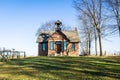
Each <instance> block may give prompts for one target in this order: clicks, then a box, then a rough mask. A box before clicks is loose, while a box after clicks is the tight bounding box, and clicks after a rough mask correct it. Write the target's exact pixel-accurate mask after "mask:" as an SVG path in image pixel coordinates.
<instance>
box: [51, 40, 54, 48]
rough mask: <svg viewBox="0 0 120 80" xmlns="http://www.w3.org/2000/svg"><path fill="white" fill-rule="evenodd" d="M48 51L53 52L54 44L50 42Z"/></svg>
mask: <svg viewBox="0 0 120 80" xmlns="http://www.w3.org/2000/svg"><path fill="white" fill-rule="evenodd" d="M50 50H54V42H53V41H51V42H50Z"/></svg>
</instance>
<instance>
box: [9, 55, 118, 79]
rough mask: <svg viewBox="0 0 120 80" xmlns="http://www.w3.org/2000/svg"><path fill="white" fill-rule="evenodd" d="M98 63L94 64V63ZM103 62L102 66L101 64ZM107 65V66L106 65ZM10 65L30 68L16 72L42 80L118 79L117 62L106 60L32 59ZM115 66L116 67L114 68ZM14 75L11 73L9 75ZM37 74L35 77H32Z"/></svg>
mask: <svg viewBox="0 0 120 80" xmlns="http://www.w3.org/2000/svg"><path fill="white" fill-rule="evenodd" d="M97 61H98V62H100V63H96V62H97ZM103 62H104V64H103ZM105 63H106V64H108V63H109V65H106V64H105ZM8 64H10V65H18V66H21V67H23V68H28V67H29V68H32V69H35V70H37V72H34V71H28V70H26V71H24V70H21V71H19V70H18V71H16V72H15V73H20V74H23V75H28V76H32V77H38V78H42V79H62V80H69V79H70V80H74V79H75V80H80V79H93V78H94V79H98V78H99V79H106V78H105V77H108V78H110V79H120V68H118V67H120V65H119V62H117V61H113V59H107V58H105V59H104V58H95V57H34V58H26V59H15V60H12V61H10V62H8ZM116 64H118V66H117V67H116ZM12 73H13V74H15V73H14V72H11V74H12ZM34 74H37V75H34Z"/></svg>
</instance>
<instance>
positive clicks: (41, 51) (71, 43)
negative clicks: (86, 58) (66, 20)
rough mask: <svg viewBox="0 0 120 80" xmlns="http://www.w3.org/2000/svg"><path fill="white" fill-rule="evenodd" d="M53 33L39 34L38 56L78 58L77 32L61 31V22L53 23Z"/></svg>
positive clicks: (44, 32)
mask: <svg viewBox="0 0 120 80" xmlns="http://www.w3.org/2000/svg"><path fill="white" fill-rule="evenodd" d="M55 25H57V28H56V30H55V31H42V32H40V34H39V36H38V38H37V43H38V55H39V56H58V55H59V56H64V55H68V56H79V42H80V39H79V36H78V32H77V30H74V31H61V28H60V25H61V22H60V21H57V22H56V23H55Z"/></svg>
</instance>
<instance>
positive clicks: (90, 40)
mask: <svg viewBox="0 0 120 80" xmlns="http://www.w3.org/2000/svg"><path fill="white" fill-rule="evenodd" d="M88 39H89V52H88V53H89V55H91V38H90V33H89V34H88Z"/></svg>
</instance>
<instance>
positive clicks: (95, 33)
mask: <svg viewBox="0 0 120 80" xmlns="http://www.w3.org/2000/svg"><path fill="white" fill-rule="evenodd" d="M94 31H95V53H96V56H97V35H96V34H97V33H96V30H95V29H94Z"/></svg>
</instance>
